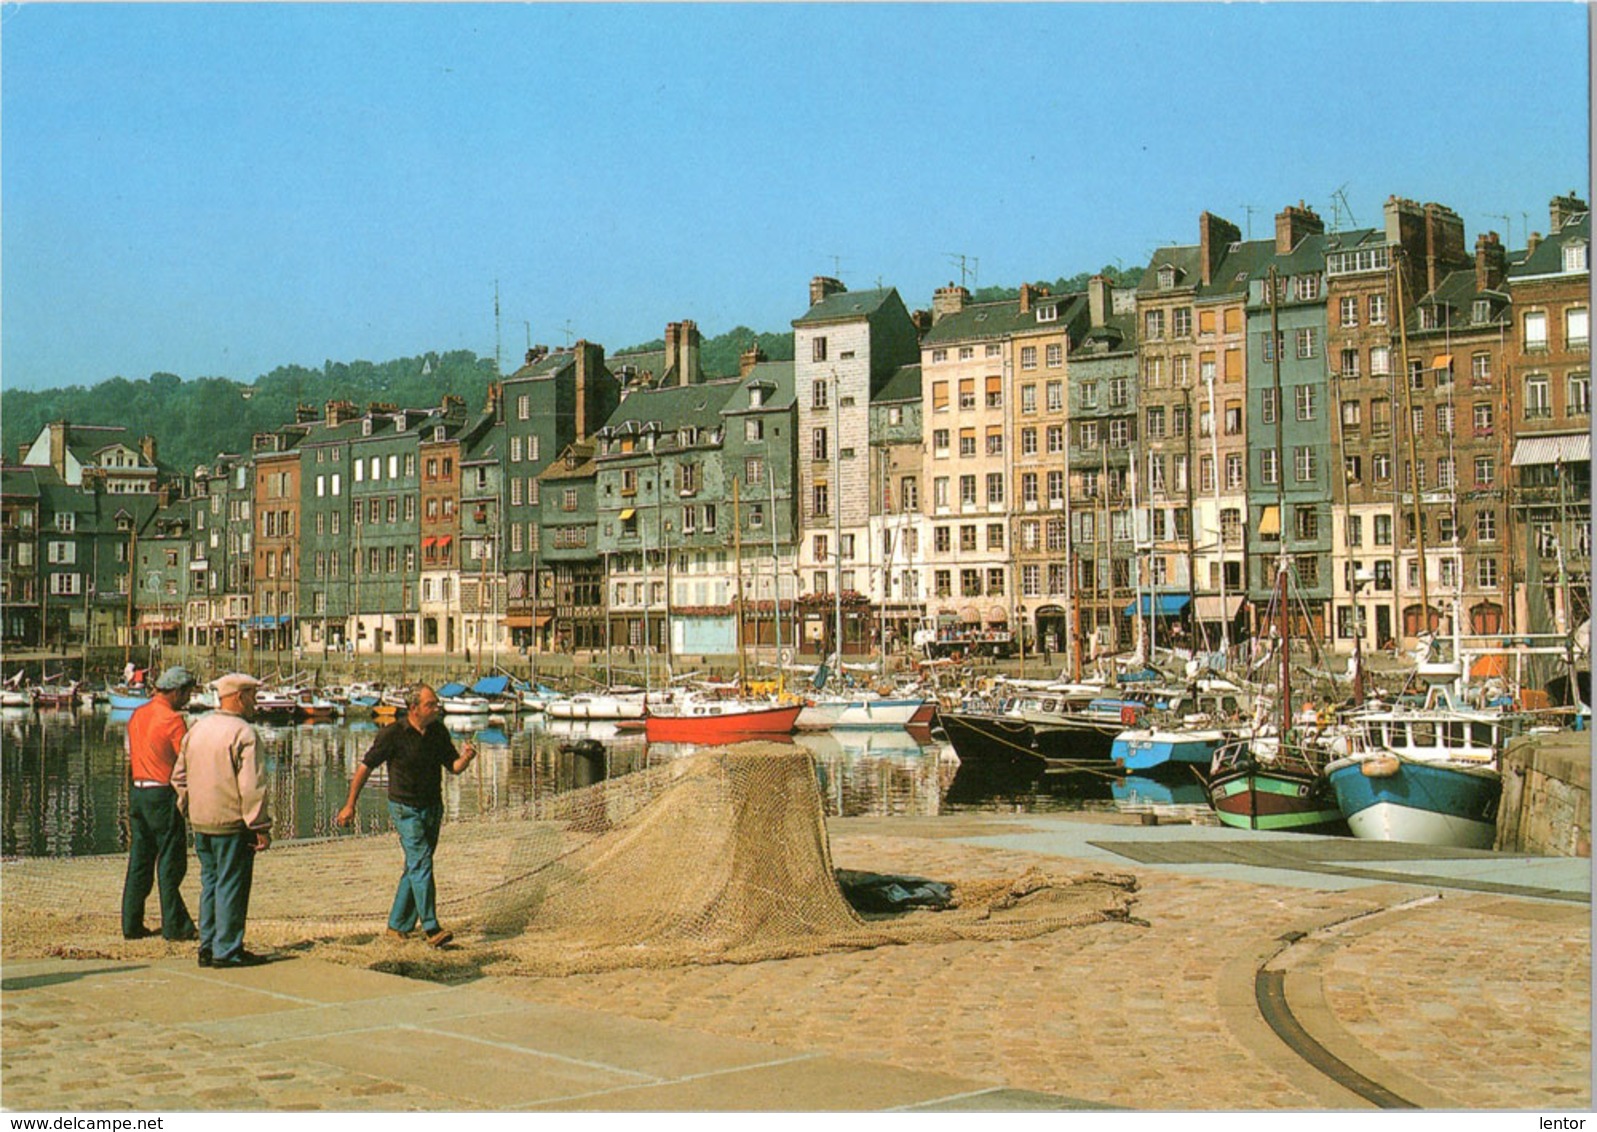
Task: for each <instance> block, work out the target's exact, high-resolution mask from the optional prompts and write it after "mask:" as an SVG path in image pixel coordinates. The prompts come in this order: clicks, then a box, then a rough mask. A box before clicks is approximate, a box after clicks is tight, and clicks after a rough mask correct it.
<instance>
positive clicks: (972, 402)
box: [959, 377, 976, 409]
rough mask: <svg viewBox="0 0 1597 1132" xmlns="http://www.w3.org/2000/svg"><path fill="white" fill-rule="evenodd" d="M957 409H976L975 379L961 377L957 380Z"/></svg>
mask: <svg viewBox="0 0 1597 1132" xmlns="http://www.w3.org/2000/svg"><path fill="white" fill-rule="evenodd" d="M959 407H960V408H961V409H974V408H975V407H976V379H975V378H974V377H962V378H960V379H959Z"/></svg>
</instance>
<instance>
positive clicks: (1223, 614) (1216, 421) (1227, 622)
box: [1187, 372, 1231, 669]
mask: <svg viewBox="0 0 1597 1132" xmlns="http://www.w3.org/2000/svg"><path fill="white" fill-rule="evenodd" d="M1187 428H1188V430H1189V431H1190V430H1191V428H1192V421H1191V419H1190V418H1189V419H1188V421H1187ZM1209 462H1210V464H1211V465H1213V476H1214V524H1215V535H1214V537H1215V544H1216V545H1215V554H1216V556H1217V557H1218V558H1219V560H1220V651H1221V652H1223V653H1224V654H1225V657H1226V659H1225V664H1226V667H1227V668H1228V669H1229V668H1230V666H1231V615H1230V608H1229V606H1228V605H1227V603H1226V592H1225V524H1224V523H1223V522H1221V520H1220V514H1221V512H1220V418H1219V416H1218V415H1217V414H1216V412H1215V404H1214V374H1213V373H1212V372H1211V373H1210V374H1209ZM1191 479H1192V467H1191V462H1190V461H1189V462H1188V466H1187V480H1188V482H1191ZM1194 526H1196V522H1195V520H1194ZM1193 533H1194V535H1196V530H1194V532H1193Z"/></svg>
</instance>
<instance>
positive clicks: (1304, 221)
mask: <svg viewBox="0 0 1597 1132" xmlns="http://www.w3.org/2000/svg"><path fill="white" fill-rule="evenodd" d="M1324 232H1325V221H1323V220H1321V219H1320V218H1319V216H1318V215H1317V214H1316V213H1315V211H1314V210H1313V209H1312V208H1310V207H1309V206H1308V205H1306V204H1304V203H1303V202H1302V201H1298V203H1297V205H1296V206H1295V207H1294V206H1293V205H1290V204H1289V205H1287V206H1286V207H1285V208H1284V209H1282V210H1281V211H1280V212H1278V213H1276V214H1275V254H1276V255H1287V254H1288V253H1290V252H1291V251H1292V249H1293V248H1295V247H1297V246H1298V242H1299V241H1300V240H1302V239H1303V237H1305V236H1318V235H1321V234H1323V233H1324Z"/></svg>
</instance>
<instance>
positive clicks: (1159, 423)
mask: <svg viewBox="0 0 1597 1132" xmlns="http://www.w3.org/2000/svg"><path fill="white" fill-rule="evenodd" d="M1164 435H1165V427H1164V406H1163V405H1153V406H1150V407H1149V409H1148V439H1149V440H1163V439H1164Z"/></svg>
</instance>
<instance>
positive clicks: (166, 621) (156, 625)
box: [139, 617, 178, 632]
mask: <svg viewBox="0 0 1597 1132" xmlns="http://www.w3.org/2000/svg"><path fill="white" fill-rule="evenodd" d="M177 627H178V623H177V622H176V621H173V620H172V619H171V618H168V617H141V618H139V628H140V629H155V630H157V631H160V632H169V631H170V630H172V629H176V628H177Z"/></svg>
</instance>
